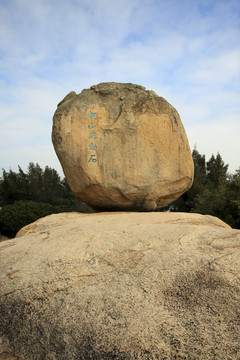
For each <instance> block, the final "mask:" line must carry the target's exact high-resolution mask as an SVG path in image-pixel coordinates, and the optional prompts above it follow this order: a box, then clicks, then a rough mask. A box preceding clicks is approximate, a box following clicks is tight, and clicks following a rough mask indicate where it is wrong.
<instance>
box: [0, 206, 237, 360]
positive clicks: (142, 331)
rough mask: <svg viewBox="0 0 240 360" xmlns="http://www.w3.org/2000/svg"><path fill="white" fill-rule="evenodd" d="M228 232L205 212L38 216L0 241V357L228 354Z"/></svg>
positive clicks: (232, 236)
mask: <svg viewBox="0 0 240 360" xmlns="http://www.w3.org/2000/svg"><path fill="white" fill-rule="evenodd" d="M239 255H240V231H239V230H233V229H231V228H230V227H228V226H227V225H226V224H225V223H223V222H222V221H220V220H219V219H216V218H213V217H211V216H203V215H198V214H184V213H176V214H174V213H120V214H119V213H104V214H103V213H98V214H87V215H86V214H84V215H83V214H77V213H69V214H57V215H51V216H47V217H45V218H42V219H41V220H39V221H37V222H35V223H33V224H31V225H29V226H27V227H25V228H23V229H22V230H21V231H20V233H19V235H18V237H17V238H15V239H12V240H7V241H4V242H1V243H0V257H1V258H0V276H1V280H0V282H1V286H0V317H1V321H0V336H1V337H0V359H15V360H16V359H24V360H45V359H54V360H55V359H56V360H66V359H67V360H79V359H82V360H84V359H85V360H88V359H94V360H96V359H98V360H101V359H121V360H126V359H134V360H135V359H139V360H153V359H161V360H162V359H170V360H171V359H172V360H173V359H190V360H193V359H204V360H210V359H211V360H212V359H231V360H237V359H239V358H240V356H239V355H240V343H239V333H240V323H239V317H240V308H239V303H240V256H239Z"/></svg>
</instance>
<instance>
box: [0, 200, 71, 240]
mask: <svg viewBox="0 0 240 360" xmlns="http://www.w3.org/2000/svg"><path fill="white" fill-rule="evenodd" d="M66 211H71V209H70V208H69V206H66V205H51V204H47V203H38V202H34V201H23V200H20V201H15V202H14V203H13V204H10V205H5V206H3V207H2V209H1V210H0V232H1V233H2V234H3V235H5V236H8V237H14V236H15V235H16V233H17V232H18V231H19V230H20V229H21V228H22V227H23V226H26V225H28V224H30V223H32V222H34V221H36V220H38V219H40V218H41V217H44V216H47V215H50V214H57V213H60V212H66Z"/></svg>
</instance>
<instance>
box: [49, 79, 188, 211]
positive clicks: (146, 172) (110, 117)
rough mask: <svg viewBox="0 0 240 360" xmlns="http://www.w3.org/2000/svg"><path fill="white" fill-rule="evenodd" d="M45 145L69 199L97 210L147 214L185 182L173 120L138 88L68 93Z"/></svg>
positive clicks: (182, 138) (181, 141) (106, 86)
mask: <svg viewBox="0 0 240 360" xmlns="http://www.w3.org/2000/svg"><path fill="white" fill-rule="evenodd" d="M52 140H53V144H54V148H55V150H56V153H57V156H58V158H59V160H60V162H61V164H62V168H63V171H64V174H65V176H66V179H67V182H68V184H69V186H70V188H71V190H72V192H73V193H74V195H75V196H76V197H77V198H79V199H80V200H81V201H83V202H85V203H87V204H89V205H90V206H92V207H95V208H98V209H111V210H113V209H120V210H124V209H125V210H130V209H131V210H141V211H142V210H144V211H151V210H154V209H157V208H161V207H163V206H165V205H167V204H170V203H171V202H173V201H174V200H176V199H177V198H178V197H179V196H180V195H181V194H182V193H184V192H185V191H186V190H188V189H189V187H190V186H191V184H192V181H193V161H192V156H191V151H190V148H189V144H188V140H187V136H186V133H185V130H184V127H183V125H182V122H181V119H180V116H179V114H178V112H177V111H176V110H175V109H174V107H172V106H171V105H170V104H169V103H168V102H167V101H166V100H165V99H163V98H162V97H159V96H158V95H157V94H156V93H154V92H153V91H147V90H145V88H144V87H142V86H139V85H133V84H122V83H101V84H99V85H94V86H92V87H91V88H90V89H87V90H83V91H82V92H81V93H80V94H78V95H77V94H76V93H75V92H71V93H70V94H68V95H67V96H66V97H65V98H64V99H63V100H62V101H61V102H60V103H59V104H58V108H57V110H56V112H55V114H54V117H53V130H52Z"/></svg>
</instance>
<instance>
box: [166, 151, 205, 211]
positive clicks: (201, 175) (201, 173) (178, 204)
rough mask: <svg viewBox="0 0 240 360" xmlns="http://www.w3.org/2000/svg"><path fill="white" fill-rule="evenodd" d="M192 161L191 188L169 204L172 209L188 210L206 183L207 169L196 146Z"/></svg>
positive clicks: (203, 157) (203, 158) (202, 156)
mask: <svg viewBox="0 0 240 360" xmlns="http://www.w3.org/2000/svg"><path fill="white" fill-rule="evenodd" d="M192 157H193V162H194V180H193V184H192V186H191V188H190V189H189V190H188V191H187V192H185V193H184V194H183V195H182V196H181V197H180V198H179V199H177V200H176V201H175V202H174V203H173V204H171V209H173V211H184V212H190V211H191V209H192V208H193V207H194V205H195V201H196V197H197V195H198V194H199V193H201V192H202V191H203V189H204V187H205V186H206V183H207V171H206V160H205V155H201V154H200V153H199V152H198V151H197V149H196V147H194V149H193V152H192Z"/></svg>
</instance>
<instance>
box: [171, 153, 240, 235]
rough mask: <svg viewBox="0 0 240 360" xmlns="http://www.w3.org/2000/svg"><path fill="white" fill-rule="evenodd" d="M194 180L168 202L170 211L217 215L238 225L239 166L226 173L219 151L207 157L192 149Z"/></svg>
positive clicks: (239, 198)
mask: <svg viewBox="0 0 240 360" xmlns="http://www.w3.org/2000/svg"><path fill="white" fill-rule="evenodd" d="M192 157H193V161H194V181H193V185H192V187H191V188H190V189H189V190H188V191H187V192H185V193H184V194H183V195H182V196H181V197H180V198H179V199H178V200H176V201H175V202H174V203H173V204H171V205H170V209H171V211H184V212H193V213H199V214H203V215H213V216H217V217H218V218H220V219H221V220H223V221H225V222H226V223H227V224H229V225H230V226H231V227H233V228H236V229H239V228H240V168H239V169H238V170H236V171H235V173H234V174H229V173H228V164H225V163H224V161H223V159H222V157H221V155H220V154H219V153H218V154H217V155H216V156H214V155H212V156H211V158H210V159H209V160H208V161H206V157H205V155H201V154H200V153H199V152H198V150H197V149H196V147H195V148H194V149H193V152H192Z"/></svg>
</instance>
